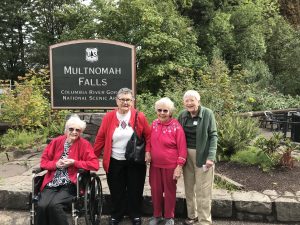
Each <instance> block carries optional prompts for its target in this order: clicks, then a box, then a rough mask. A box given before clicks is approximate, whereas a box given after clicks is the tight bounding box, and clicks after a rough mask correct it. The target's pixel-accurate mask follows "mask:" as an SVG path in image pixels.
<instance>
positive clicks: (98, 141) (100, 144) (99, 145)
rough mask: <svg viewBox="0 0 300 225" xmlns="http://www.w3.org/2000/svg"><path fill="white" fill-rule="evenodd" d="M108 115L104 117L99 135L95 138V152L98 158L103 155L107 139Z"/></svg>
mask: <svg viewBox="0 0 300 225" xmlns="http://www.w3.org/2000/svg"><path fill="white" fill-rule="evenodd" d="M107 120H108V119H107V114H106V115H105V116H104V117H103V120H102V122H101V126H100V128H99V130H98V133H97V135H96V138H95V142H94V152H95V155H96V156H97V157H99V156H100V155H101V152H102V150H103V148H104V145H105V137H106V133H107V128H108V122H107Z"/></svg>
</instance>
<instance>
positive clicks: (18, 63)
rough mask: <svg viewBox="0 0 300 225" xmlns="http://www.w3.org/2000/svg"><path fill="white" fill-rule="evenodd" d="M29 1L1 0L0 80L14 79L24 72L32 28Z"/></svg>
mask: <svg viewBox="0 0 300 225" xmlns="http://www.w3.org/2000/svg"><path fill="white" fill-rule="evenodd" d="M30 3H31V1H30V0H3V1H2V2H1V6H0V33H1V36H0V78H1V79H16V78H17V77H18V76H19V75H23V74H24V72H25V70H26V64H27V62H26V52H27V49H28V45H30V32H31V30H32V27H31V26H30V24H29V23H28V20H27V19H28V13H29V6H30Z"/></svg>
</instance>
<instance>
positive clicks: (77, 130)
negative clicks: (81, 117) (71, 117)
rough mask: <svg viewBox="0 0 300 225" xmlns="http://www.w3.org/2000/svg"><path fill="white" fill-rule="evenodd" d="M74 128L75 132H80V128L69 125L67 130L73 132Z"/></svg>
mask: <svg viewBox="0 0 300 225" xmlns="http://www.w3.org/2000/svg"><path fill="white" fill-rule="evenodd" d="M74 130H75V131H76V132H77V133H80V132H81V129H78V128H73V127H69V131H70V132H73V131H74Z"/></svg>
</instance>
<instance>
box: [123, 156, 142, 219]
mask: <svg viewBox="0 0 300 225" xmlns="http://www.w3.org/2000/svg"><path fill="white" fill-rule="evenodd" d="M145 178H146V165H145V164H138V163H134V162H128V169H127V192H128V199H129V201H128V214H129V216H130V217H131V218H137V217H141V216H142V203H143V191H144V185H145Z"/></svg>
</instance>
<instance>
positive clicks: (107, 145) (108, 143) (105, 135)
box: [94, 108, 150, 172]
mask: <svg viewBox="0 0 300 225" xmlns="http://www.w3.org/2000/svg"><path fill="white" fill-rule="evenodd" d="M116 113H117V109H115V110H113V111H111V112H108V113H106V115H105V116H104V117H103V120H102V123H101V127H100V128H99V130H98V133H97V136H96V139H95V144H94V149H95V154H96V156H98V157H99V156H100V155H101V152H102V150H103V149H104V153H103V168H104V170H105V171H106V172H108V168H109V162H110V156H111V152H112V136H113V134H114V131H115V129H116V128H117V127H118V126H119V120H118V118H117V114H116ZM135 113H136V110H135V109H133V108H132V109H131V116H130V120H129V124H130V126H132V127H133V124H134V118H135ZM136 132H137V134H138V136H139V137H141V135H142V134H143V135H144V138H145V140H146V151H147V152H149V151H150V127H149V124H148V121H147V119H146V117H145V115H144V113H142V112H139V113H138V118H137V131H136Z"/></svg>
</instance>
